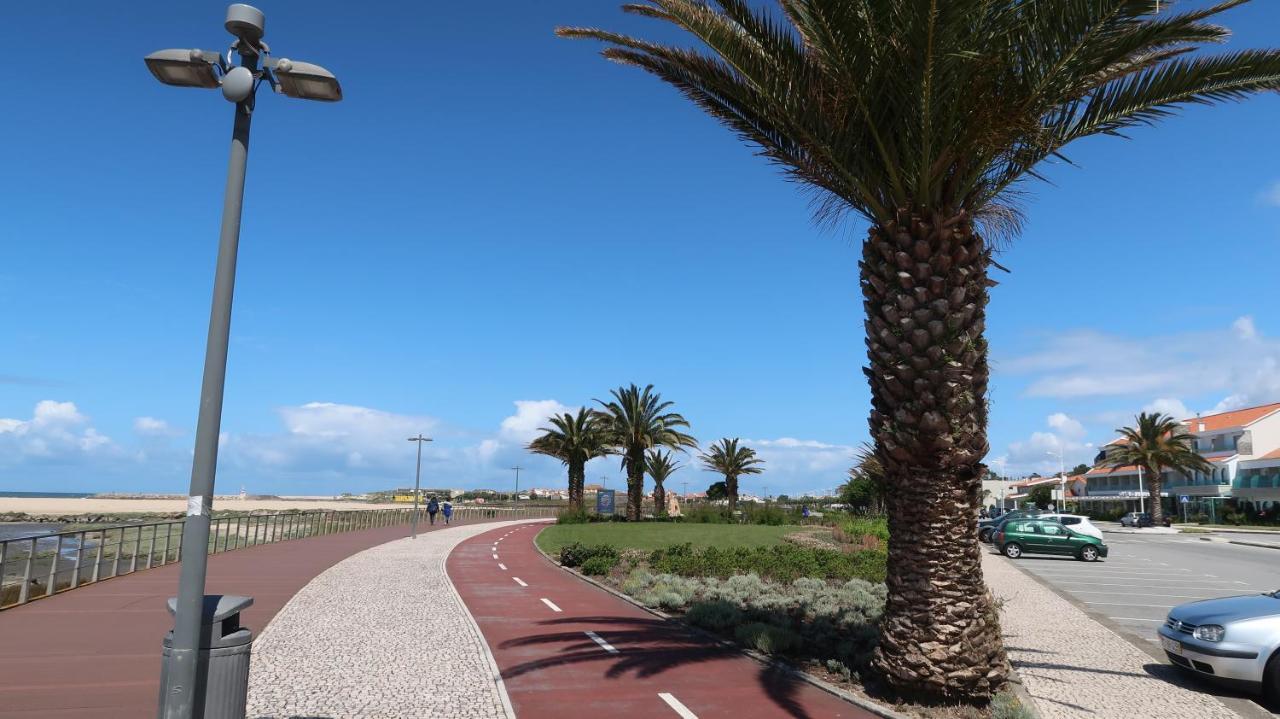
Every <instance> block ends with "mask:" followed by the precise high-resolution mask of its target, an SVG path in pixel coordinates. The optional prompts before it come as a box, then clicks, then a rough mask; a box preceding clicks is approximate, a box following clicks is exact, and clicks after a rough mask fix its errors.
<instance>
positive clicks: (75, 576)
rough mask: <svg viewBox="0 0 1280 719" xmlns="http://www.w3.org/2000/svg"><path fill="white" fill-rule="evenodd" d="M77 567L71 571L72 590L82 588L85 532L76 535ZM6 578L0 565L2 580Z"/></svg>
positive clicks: (0, 577) (2, 566) (0, 564)
mask: <svg viewBox="0 0 1280 719" xmlns="http://www.w3.org/2000/svg"><path fill="white" fill-rule="evenodd" d="M76 540H77V541H76V566H75V568H73V569H72V570H71V588H72V589H75V588H76V587H78V586H80V565H81V564H82V563H83V562H84V532H81V533H80V534H78V535H76ZM3 577H4V565H3V564H2V563H0V579H3Z"/></svg>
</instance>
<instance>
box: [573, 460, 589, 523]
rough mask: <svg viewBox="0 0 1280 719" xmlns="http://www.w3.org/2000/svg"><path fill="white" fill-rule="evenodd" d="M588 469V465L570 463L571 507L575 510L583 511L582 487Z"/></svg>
mask: <svg viewBox="0 0 1280 719" xmlns="http://www.w3.org/2000/svg"><path fill="white" fill-rule="evenodd" d="M586 471H587V469H586V467H585V466H584V465H583V464H581V463H578V462H572V463H570V464H569V509H570V510H572V511H575V512H581V511H582V489H583V484H584V482H583V479H584V475H585V474H586Z"/></svg>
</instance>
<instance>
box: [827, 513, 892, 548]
mask: <svg viewBox="0 0 1280 719" xmlns="http://www.w3.org/2000/svg"><path fill="white" fill-rule="evenodd" d="M838 526H839V528H840V531H842V532H844V533H845V534H847V535H848V536H849V537H851V538H854V539H855V541H856V539H857V538H860V537H875V538H876V539H879V540H880V541H882V542H888V541H889V521H888V520H887V519H885V518H883V517H849V518H848V519H845V520H842V521H841V522H840V524H839V525H838Z"/></svg>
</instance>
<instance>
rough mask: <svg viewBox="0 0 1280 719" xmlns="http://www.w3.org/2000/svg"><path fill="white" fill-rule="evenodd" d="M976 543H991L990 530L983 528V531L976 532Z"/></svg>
mask: <svg viewBox="0 0 1280 719" xmlns="http://www.w3.org/2000/svg"><path fill="white" fill-rule="evenodd" d="M978 541H979V542H983V543H986V542H990V541H991V530H990V529H986V528H985V527H984V528H983V529H981V530H978Z"/></svg>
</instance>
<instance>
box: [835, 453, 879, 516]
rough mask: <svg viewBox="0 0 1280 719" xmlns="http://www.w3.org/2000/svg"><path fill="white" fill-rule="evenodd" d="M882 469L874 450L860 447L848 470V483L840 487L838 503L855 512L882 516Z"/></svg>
mask: <svg viewBox="0 0 1280 719" xmlns="http://www.w3.org/2000/svg"><path fill="white" fill-rule="evenodd" d="M884 482H885V478H884V468H883V467H881V466H880V460H878V459H876V454H875V450H874V449H872V448H871V447H870V446H868V445H865V444H864V445H862V447H860V448H859V449H858V453H857V454H855V455H854V465H853V466H852V467H850V468H849V481H847V482H845V483H844V485H842V486H841V487H840V501H841V503H843V504H847V505H849V506H850V507H851V508H853V510H854V511H856V512H862V513H866V512H869V513H871V514H883V513H884V505H885V484H884Z"/></svg>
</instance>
